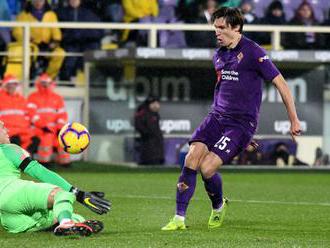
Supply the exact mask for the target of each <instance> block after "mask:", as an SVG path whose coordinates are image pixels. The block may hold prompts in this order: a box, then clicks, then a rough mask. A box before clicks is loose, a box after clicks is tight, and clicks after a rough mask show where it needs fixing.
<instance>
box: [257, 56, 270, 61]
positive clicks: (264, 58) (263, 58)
mask: <svg viewBox="0 0 330 248" xmlns="http://www.w3.org/2000/svg"><path fill="white" fill-rule="evenodd" d="M267 59H269V57H268V55H265V56H263V57H260V58H258V61H259V62H260V63H262V62H264V61H265V60H267Z"/></svg>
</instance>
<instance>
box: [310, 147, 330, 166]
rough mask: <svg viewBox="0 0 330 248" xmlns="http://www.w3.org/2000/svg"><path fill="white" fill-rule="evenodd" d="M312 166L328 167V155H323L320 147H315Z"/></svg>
mask: <svg viewBox="0 0 330 248" xmlns="http://www.w3.org/2000/svg"><path fill="white" fill-rule="evenodd" d="M313 165H314V166H322V165H329V155H328V154H324V153H323V151H322V149H321V148H320V147H317V148H316V150H315V160H314V163H313Z"/></svg>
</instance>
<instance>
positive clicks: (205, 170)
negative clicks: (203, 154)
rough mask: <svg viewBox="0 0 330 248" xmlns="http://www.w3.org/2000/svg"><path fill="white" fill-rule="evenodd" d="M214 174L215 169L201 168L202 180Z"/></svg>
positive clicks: (205, 166)
mask: <svg viewBox="0 0 330 248" xmlns="http://www.w3.org/2000/svg"><path fill="white" fill-rule="evenodd" d="M216 172H217V169H215V168H214V167H212V166H207V165H202V166H201V174H202V177H203V179H208V178H211V177H212V176H213V175H214V174H215V173H216Z"/></svg>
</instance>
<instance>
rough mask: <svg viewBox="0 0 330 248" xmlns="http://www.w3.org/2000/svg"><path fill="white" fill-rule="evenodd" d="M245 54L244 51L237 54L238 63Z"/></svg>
mask: <svg viewBox="0 0 330 248" xmlns="http://www.w3.org/2000/svg"><path fill="white" fill-rule="evenodd" d="M243 57H244V55H243V53H242V52H240V53H239V54H238V55H237V63H240V62H241V60H242V59H243Z"/></svg>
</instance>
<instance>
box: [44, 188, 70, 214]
mask: <svg viewBox="0 0 330 248" xmlns="http://www.w3.org/2000/svg"><path fill="white" fill-rule="evenodd" d="M61 201H67V202H70V203H71V204H73V203H74V201H75V196H74V194H72V193H70V192H66V191H63V190H62V189H60V188H54V189H53V190H52V191H51V192H50V194H49V196H48V208H49V209H51V208H53V206H54V205H55V204H56V203H57V202H61Z"/></svg>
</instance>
